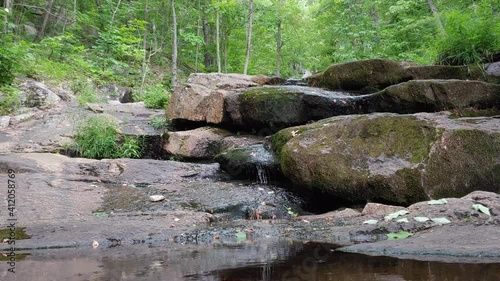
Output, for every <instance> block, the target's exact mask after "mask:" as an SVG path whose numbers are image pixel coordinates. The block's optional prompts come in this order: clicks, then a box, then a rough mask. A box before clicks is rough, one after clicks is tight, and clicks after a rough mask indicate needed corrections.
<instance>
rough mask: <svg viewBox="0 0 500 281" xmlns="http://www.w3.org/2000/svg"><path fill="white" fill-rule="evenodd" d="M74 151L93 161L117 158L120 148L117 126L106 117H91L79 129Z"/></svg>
mask: <svg viewBox="0 0 500 281" xmlns="http://www.w3.org/2000/svg"><path fill="white" fill-rule="evenodd" d="M74 141H75V142H74V146H73V147H72V149H73V150H75V152H76V153H77V154H78V156H81V157H85V158H93V159H102V158H115V157H116V156H117V151H119V149H120V148H119V146H118V131H117V128H116V124H115V123H113V122H112V121H110V120H109V119H107V118H105V117H100V116H93V117H90V118H88V119H86V120H84V121H83V122H81V124H79V126H78V128H77V132H76V134H75V138H74Z"/></svg>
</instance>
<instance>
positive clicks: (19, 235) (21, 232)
mask: <svg viewBox="0 0 500 281" xmlns="http://www.w3.org/2000/svg"><path fill="white" fill-rule="evenodd" d="M10 237H11V230H10V229H9V228H4V229H0V241H3V240H4V239H10ZM15 237H16V240H22V239H30V238H31V235H28V234H27V233H26V227H16V231H15Z"/></svg>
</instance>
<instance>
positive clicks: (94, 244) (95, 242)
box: [92, 240, 99, 249]
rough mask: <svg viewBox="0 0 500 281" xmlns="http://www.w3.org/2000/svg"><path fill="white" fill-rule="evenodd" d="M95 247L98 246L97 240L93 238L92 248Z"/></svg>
mask: <svg viewBox="0 0 500 281" xmlns="http://www.w3.org/2000/svg"><path fill="white" fill-rule="evenodd" d="M97 247H99V242H97V241H95V240H94V241H92V248H94V249H95V248H97Z"/></svg>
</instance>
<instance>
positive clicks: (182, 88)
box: [167, 73, 272, 124]
mask: <svg viewBox="0 0 500 281" xmlns="http://www.w3.org/2000/svg"><path fill="white" fill-rule="evenodd" d="M270 81H272V79H271V78H269V77H266V76H249V75H241V74H217V73H209V74H202V73H193V74H191V75H190V76H189V78H188V81H187V83H186V84H182V85H179V86H177V87H175V89H174V92H173V93H172V97H171V98H170V102H169V105H168V109H167V117H168V118H169V119H172V120H174V121H177V120H181V121H192V122H204V123H213V124H219V123H221V122H222V121H223V119H224V97H225V96H226V95H228V94H229V93H230V91H231V90H234V89H240V88H247V87H253V86H258V85H262V84H266V83H269V82H270Z"/></svg>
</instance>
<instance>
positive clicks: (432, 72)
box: [406, 65, 500, 83]
mask: <svg viewBox="0 0 500 281" xmlns="http://www.w3.org/2000/svg"><path fill="white" fill-rule="evenodd" d="M487 67H488V66H481V65H462V66H452V65H419V66H410V67H407V68H406V71H407V72H408V74H409V75H410V76H411V77H412V79H413V80H428V79H445V80H447V79H459V80H479V81H485V82H490V83H500V77H497V76H495V75H493V74H492V73H489V72H488V70H487Z"/></svg>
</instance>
